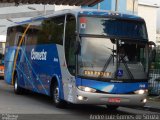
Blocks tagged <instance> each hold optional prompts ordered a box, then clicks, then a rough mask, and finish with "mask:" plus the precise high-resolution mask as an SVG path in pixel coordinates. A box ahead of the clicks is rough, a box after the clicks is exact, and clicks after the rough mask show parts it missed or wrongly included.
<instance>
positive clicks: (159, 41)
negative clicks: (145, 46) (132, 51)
mask: <svg viewBox="0 0 160 120" xmlns="http://www.w3.org/2000/svg"><path fill="white" fill-rule="evenodd" d="M156 43H157V46H160V33H157V35H156Z"/></svg>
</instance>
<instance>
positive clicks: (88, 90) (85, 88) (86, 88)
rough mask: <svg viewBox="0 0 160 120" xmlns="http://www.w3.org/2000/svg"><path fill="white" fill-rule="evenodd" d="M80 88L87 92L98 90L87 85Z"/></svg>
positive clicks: (79, 87)
mask: <svg viewBox="0 0 160 120" xmlns="http://www.w3.org/2000/svg"><path fill="white" fill-rule="evenodd" d="M78 89H80V90H82V91H85V92H96V89H93V88H90V87H85V86H78Z"/></svg>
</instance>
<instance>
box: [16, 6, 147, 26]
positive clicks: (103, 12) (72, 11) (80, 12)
mask: <svg viewBox="0 0 160 120" xmlns="http://www.w3.org/2000/svg"><path fill="white" fill-rule="evenodd" d="M67 13H70V14H74V15H75V16H78V15H81V16H83V15H84V16H85V15H86V16H105V17H112V18H121V19H129V20H140V21H144V19H143V18H141V17H139V16H137V15H132V14H125V13H120V12H115V11H106V10H96V9H65V10H59V11H54V12H53V13H52V14H49V15H45V16H44V15H43V16H37V17H35V18H31V19H29V20H26V21H22V22H17V24H27V23H30V22H32V21H38V20H43V19H45V18H49V17H53V16H59V15H62V14H67Z"/></svg>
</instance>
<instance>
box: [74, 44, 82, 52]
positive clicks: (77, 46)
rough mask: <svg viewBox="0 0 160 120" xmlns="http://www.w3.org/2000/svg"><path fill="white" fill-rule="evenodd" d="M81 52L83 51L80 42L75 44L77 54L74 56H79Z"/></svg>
mask: <svg viewBox="0 0 160 120" xmlns="http://www.w3.org/2000/svg"><path fill="white" fill-rule="evenodd" d="M80 51H81V45H80V42H79V41H76V42H75V52H74V54H79V53H80Z"/></svg>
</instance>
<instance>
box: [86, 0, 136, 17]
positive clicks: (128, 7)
mask: <svg viewBox="0 0 160 120" xmlns="http://www.w3.org/2000/svg"><path fill="white" fill-rule="evenodd" d="M85 8H88V7H85ZM92 8H95V9H101V10H111V11H118V12H123V13H129V14H137V12H138V0H104V1H103V2H101V3H99V4H97V5H95V6H94V7H92Z"/></svg>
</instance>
